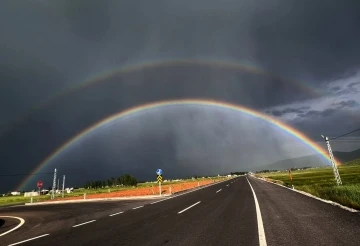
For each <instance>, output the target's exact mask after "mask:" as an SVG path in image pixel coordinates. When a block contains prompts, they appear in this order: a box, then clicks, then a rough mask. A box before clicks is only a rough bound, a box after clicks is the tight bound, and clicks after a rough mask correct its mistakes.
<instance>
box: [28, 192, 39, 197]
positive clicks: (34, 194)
mask: <svg viewBox="0 0 360 246" xmlns="http://www.w3.org/2000/svg"><path fill="white" fill-rule="evenodd" d="M32 196H39V192H36V191H31V192H25V193H24V197H32Z"/></svg>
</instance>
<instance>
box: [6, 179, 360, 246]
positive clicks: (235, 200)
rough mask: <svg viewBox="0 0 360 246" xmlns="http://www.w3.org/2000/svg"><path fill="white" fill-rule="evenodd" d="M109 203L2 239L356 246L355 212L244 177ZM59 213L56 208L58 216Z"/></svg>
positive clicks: (359, 221)
mask: <svg viewBox="0 0 360 246" xmlns="http://www.w3.org/2000/svg"><path fill="white" fill-rule="evenodd" d="M254 195H255V197H256V199H254ZM256 201H257V202H256ZM99 204H101V203H99ZM106 204H107V203H106ZM109 204H111V205H109ZM109 204H107V205H105V206H103V209H100V211H98V214H97V215H96V214H94V216H92V215H91V214H87V215H86V217H81V219H79V218H78V219H76V220H71V218H69V217H67V215H66V214H65V215H64V216H65V217H66V219H64V220H65V221H66V223H55V221H53V222H54V223H55V225H57V227H56V229H54V228H52V230H49V231H48V232H47V231H46V228H45V229H44V230H42V231H41V232H39V233H37V234H36V233H35V234H34V231H32V238H28V239H33V240H30V241H26V242H22V240H20V239H18V238H17V237H16V235H19V233H20V232H21V230H19V231H18V232H17V233H18V234H13V236H8V237H7V238H6V241H4V243H5V242H6V243H5V244H4V245H9V244H10V245H11V244H13V245H17V244H16V243H20V244H24V245H25V244H26V245H261V246H264V245H271V246H272V245H274V246H275V245H289V244H291V245H360V217H359V215H358V214H356V213H351V212H348V211H345V210H342V209H341V208H338V207H334V206H331V205H329V204H326V203H322V202H320V201H317V200H315V199H312V198H310V197H307V196H304V195H301V194H299V193H296V192H294V191H291V190H288V189H285V188H282V187H279V186H276V185H274V184H269V183H267V182H264V181H260V180H257V179H255V178H252V177H248V178H247V177H239V178H236V179H232V180H228V181H226V182H222V183H218V184H214V185H211V186H209V187H206V188H203V189H199V190H197V191H193V192H190V193H187V194H181V195H179V196H173V197H171V198H165V199H163V200H157V201H146V202H142V203H141V202H138V204H131V203H130V202H129V203H128V205H129V206H124V205H123V202H116V203H115V202H113V203H109ZM61 206H64V205H61ZM69 206H73V209H74V210H75V211H78V212H79V210H78V205H75V204H72V205H69ZM81 206H89V205H88V204H81ZM92 206H94V205H92ZM65 207H66V206H65ZM257 208H258V209H257ZM86 211H88V210H86ZM13 212H14V211H13ZM53 212H54V211H53ZM14 213H15V212H14ZM62 214H63V210H62V209H61V207H58V213H57V216H59V217H58V220H60V221H61V215H62ZM95 215H96V216H95ZM44 220H46V219H45V218H44ZM30 224H31V223H30ZM29 236H30V235H27V237H29ZM36 237H38V238H36ZM22 239H23V238H22ZM1 240H2V238H0V242H2V241H1ZM0 244H1V243H0ZM1 245H3V244H1Z"/></svg>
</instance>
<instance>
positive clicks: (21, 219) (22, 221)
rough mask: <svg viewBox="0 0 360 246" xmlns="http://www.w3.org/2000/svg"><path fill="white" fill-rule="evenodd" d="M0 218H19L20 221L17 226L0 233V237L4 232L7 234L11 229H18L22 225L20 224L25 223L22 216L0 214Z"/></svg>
mask: <svg viewBox="0 0 360 246" xmlns="http://www.w3.org/2000/svg"><path fill="white" fill-rule="evenodd" d="M0 218H12V219H18V220H20V223H19V224H18V225H17V226H15V227H14V228H12V229H10V230H8V231H6V232H4V233H2V234H0V237H1V236H4V235H6V234H8V233H10V232H12V231H15V230H16V229H18V228H19V227H20V226H22V225H23V224H24V223H25V220H24V219H23V218H20V217H14V216H0Z"/></svg>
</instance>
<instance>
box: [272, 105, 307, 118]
mask: <svg viewBox="0 0 360 246" xmlns="http://www.w3.org/2000/svg"><path fill="white" fill-rule="evenodd" d="M308 109H310V107H309V106H302V107H299V108H284V109H282V110H267V111H266V113H267V114H272V115H274V116H276V117H281V116H283V115H284V114H291V113H293V114H304V112H306V110H308Z"/></svg>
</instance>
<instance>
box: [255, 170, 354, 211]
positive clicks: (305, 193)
mask: <svg viewBox="0 0 360 246" xmlns="http://www.w3.org/2000/svg"><path fill="white" fill-rule="evenodd" d="M251 177H254V178H256V179H258V180H261V181H264V182H267V183H270V184H274V185H277V186H280V187H282V188H285V189H288V190H291V191H294V192H297V193H300V194H302V195H304V196H308V197H311V198H314V199H316V200H318V201H321V202H324V203H327V204H330V205H333V206H335V207H339V208H342V209H344V210H346V211H349V212H352V213H359V212H360V211H359V210H356V209H354V208H349V207H347V206H344V205H341V204H340V203H337V202H334V201H331V200H325V199H322V198H319V197H317V196H314V195H312V194H310V193H307V192H305V191H301V190H296V189H291V188H289V187H286V186H283V185H280V184H277V183H273V182H270V181H267V180H265V179H263V178H259V177H255V176H253V175H251Z"/></svg>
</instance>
